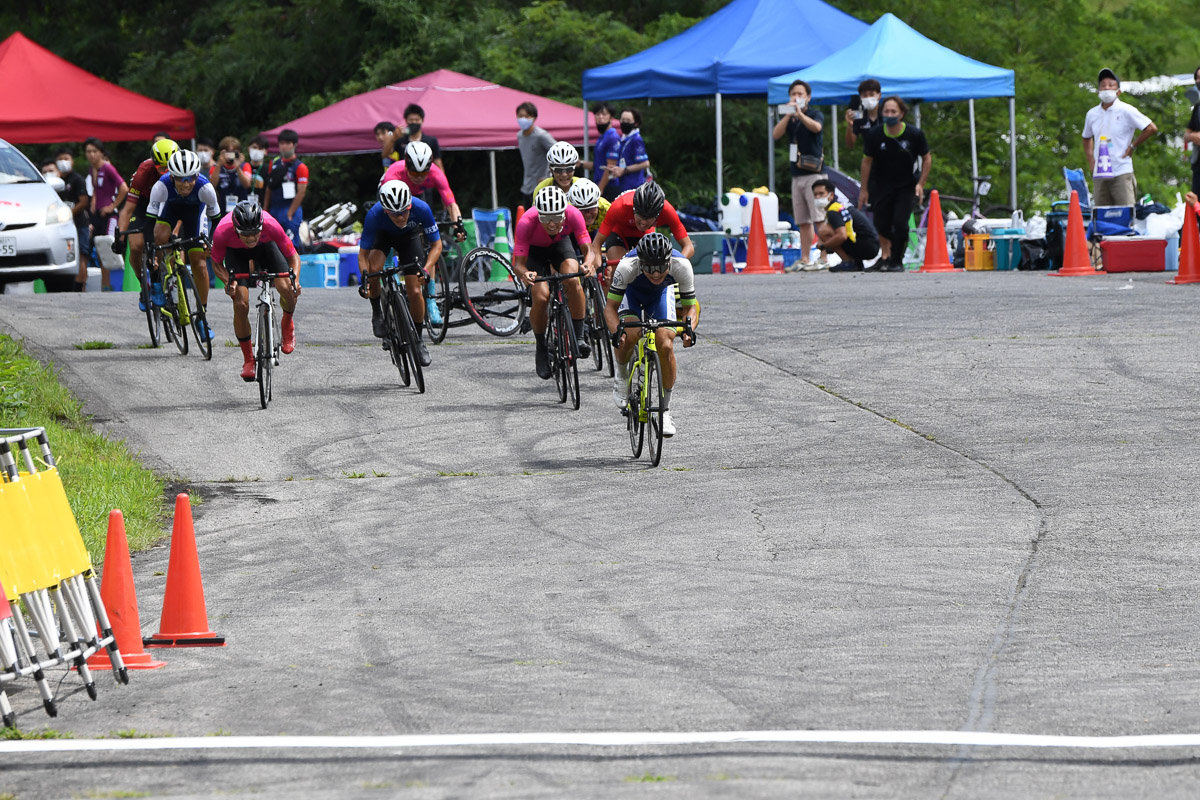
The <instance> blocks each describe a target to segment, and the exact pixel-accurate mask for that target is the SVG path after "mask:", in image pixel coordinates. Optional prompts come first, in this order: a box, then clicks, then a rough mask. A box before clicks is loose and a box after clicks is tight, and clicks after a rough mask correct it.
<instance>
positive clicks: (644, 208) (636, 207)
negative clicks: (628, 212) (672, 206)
mask: <svg viewBox="0 0 1200 800" xmlns="http://www.w3.org/2000/svg"><path fill="white" fill-rule="evenodd" d="M666 202H667V198H666V196H665V195H664V194H663V190H662V187H661V186H659V185H658V183H657V182H656V181H646V182H645V183H643V184H642V185H641V186H639V187H638V188H637V190H636V191H634V193H633V213H635V214H637V215H638V216H639V217H641V218H642V219H658V215H659V214H661V213H662V210H663V206H664V205H665V204H666Z"/></svg>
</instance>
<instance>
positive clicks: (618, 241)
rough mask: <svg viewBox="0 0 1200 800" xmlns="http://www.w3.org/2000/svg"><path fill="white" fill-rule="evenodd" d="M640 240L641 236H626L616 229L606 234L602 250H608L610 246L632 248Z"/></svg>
mask: <svg viewBox="0 0 1200 800" xmlns="http://www.w3.org/2000/svg"><path fill="white" fill-rule="evenodd" d="M643 235H645V234H643ZM641 240H642V237H641V236H638V237H629V238H626V237H624V236H622V235H621V234H619V233H617V232H616V231H613V232H612V233H610V234H609V235H608V238H607V239H605V240H604V251H605V252H608V248H610V247H624V248H625V249H626V250H627V251H628V250H632V249H633V248H635V247H637V243H638V242H640V241H641Z"/></svg>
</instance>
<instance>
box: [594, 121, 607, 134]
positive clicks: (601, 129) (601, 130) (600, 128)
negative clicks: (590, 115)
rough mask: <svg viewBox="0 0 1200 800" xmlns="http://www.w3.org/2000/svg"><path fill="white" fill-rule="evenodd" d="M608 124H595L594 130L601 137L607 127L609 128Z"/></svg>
mask: <svg viewBox="0 0 1200 800" xmlns="http://www.w3.org/2000/svg"><path fill="white" fill-rule="evenodd" d="M609 124H610V123H608V122H597V123H596V130H597V131H598V132H599V133H600V134H601V135H603V134H604V132H605V131H607V130H608V126H609Z"/></svg>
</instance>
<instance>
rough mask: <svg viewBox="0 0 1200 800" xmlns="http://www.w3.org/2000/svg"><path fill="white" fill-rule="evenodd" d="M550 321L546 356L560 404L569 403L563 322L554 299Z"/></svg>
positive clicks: (547, 329) (547, 328)
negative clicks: (563, 352)
mask: <svg viewBox="0 0 1200 800" xmlns="http://www.w3.org/2000/svg"><path fill="white" fill-rule="evenodd" d="M548 311H549V317H550V319H549V321H548V322H547V324H546V356H547V357H548V358H549V359H550V374H551V375H553V376H554V389H555V391H556V392H557V393H558V402H560V403H565V402H567V373H566V370H564V369H563V361H562V352H561V350H560V348H561V347H562V330H561V328H562V321H561V320H560V319H559V313H558V309H557V307H556V305H555V304H554V301H553V299H551V305H550V308H549V309H548Z"/></svg>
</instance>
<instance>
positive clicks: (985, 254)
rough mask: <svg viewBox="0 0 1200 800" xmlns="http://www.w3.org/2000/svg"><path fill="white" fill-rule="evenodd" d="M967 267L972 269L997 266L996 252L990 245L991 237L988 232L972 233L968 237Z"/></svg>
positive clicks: (977, 269)
mask: <svg viewBox="0 0 1200 800" xmlns="http://www.w3.org/2000/svg"><path fill="white" fill-rule="evenodd" d="M966 240H967V246H966V264H965V266H966V268H967V269H969V270H972V271H980V270H989V269H995V268H996V253H995V252H993V251H992V250H991V249H990V247H989V245H990V244H991V237H990V236H988V235H987V234H986V233H971V234H968V235H967V237H966Z"/></svg>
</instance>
